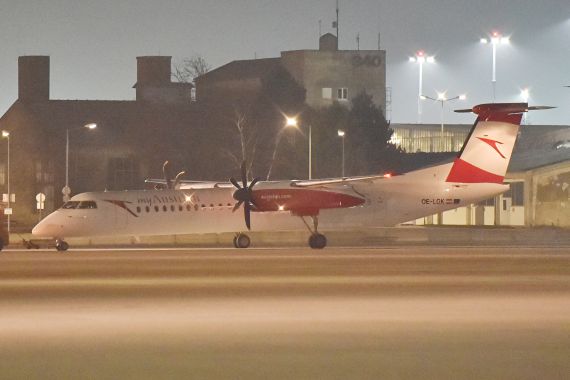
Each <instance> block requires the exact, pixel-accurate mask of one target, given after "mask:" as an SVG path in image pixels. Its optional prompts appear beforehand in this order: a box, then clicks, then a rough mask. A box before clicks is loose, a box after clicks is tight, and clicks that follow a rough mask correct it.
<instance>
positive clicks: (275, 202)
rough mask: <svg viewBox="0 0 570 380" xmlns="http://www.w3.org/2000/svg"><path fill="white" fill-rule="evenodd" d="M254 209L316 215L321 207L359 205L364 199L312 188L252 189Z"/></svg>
mask: <svg viewBox="0 0 570 380" xmlns="http://www.w3.org/2000/svg"><path fill="white" fill-rule="evenodd" d="M253 201H254V203H255V206H256V211H291V212H292V213H294V214H297V215H316V214H318V213H319V210H321V209H330V208H346V207H354V206H360V205H362V204H363V203H364V199H362V198H359V197H355V196H352V195H348V194H343V193H337V192H333V191H323V190H312V189H261V190H253Z"/></svg>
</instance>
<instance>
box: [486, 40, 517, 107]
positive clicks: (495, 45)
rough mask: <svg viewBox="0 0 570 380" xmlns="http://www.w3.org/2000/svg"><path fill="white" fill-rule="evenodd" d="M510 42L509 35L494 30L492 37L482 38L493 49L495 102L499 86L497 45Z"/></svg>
mask: <svg viewBox="0 0 570 380" xmlns="http://www.w3.org/2000/svg"><path fill="white" fill-rule="evenodd" d="M509 42H510V40H509V37H503V36H501V34H500V33H499V32H496V31H495V32H493V33H492V34H491V38H481V43H482V44H489V43H490V44H491V47H492V49H493V71H492V76H491V84H492V85H493V103H494V102H495V99H496V87H497V76H496V68H497V46H498V45H508V44H509Z"/></svg>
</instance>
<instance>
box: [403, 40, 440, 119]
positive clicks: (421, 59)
mask: <svg viewBox="0 0 570 380" xmlns="http://www.w3.org/2000/svg"><path fill="white" fill-rule="evenodd" d="M409 61H410V62H414V63H417V64H418V66H419V71H420V72H419V78H418V79H419V81H418V124H420V123H421V122H422V93H423V73H424V63H435V58H434V57H433V56H427V55H426V54H425V53H424V51H423V50H420V51H418V52H417V53H416V55H415V56H414V57H410V58H409Z"/></svg>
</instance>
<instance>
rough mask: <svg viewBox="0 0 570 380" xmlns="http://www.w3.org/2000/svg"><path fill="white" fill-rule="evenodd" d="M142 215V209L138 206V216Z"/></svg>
mask: <svg viewBox="0 0 570 380" xmlns="http://www.w3.org/2000/svg"><path fill="white" fill-rule="evenodd" d="M140 213H141V208H140V207H139V206H137V214H140Z"/></svg>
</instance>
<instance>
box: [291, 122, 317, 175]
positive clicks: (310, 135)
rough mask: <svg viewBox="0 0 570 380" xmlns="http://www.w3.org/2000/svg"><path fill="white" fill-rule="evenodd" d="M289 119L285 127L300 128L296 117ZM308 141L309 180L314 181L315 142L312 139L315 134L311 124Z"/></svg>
mask: <svg viewBox="0 0 570 380" xmlns="http://www.w3.org/2000/svg"><path fill="white" fill-rule="evenodd" d="M286 119H287V123H286V124H285V126H289V127H296V128H298V127H299V121H298V120H297V118H296V117H286ZM308 137H309V138H308V140H309V179H312V177H313V174H312V166H313V161H312V158H313V152H312V150H313V146H312V145H313V142H312V138H313V133H312V127H311V124H309V136H308Z"/></svg>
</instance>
